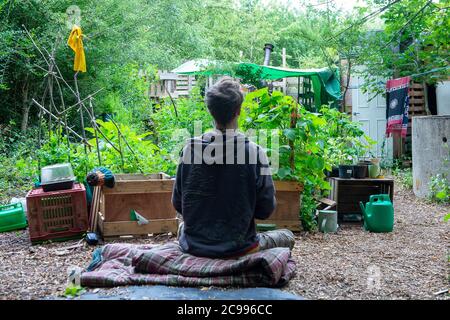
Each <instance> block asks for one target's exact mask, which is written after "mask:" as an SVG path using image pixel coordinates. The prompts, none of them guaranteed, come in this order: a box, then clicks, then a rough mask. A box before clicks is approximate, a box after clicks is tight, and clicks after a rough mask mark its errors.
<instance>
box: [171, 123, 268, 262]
mask: <svg viewBox="0 0 450 320" xmlns="http://www.w3.org/2000/svg"><path fill="white" fill-rule="evenodd" d="M172 203H173V205H174V207H175V209H176V210H177V211H178V212H179V213H180V214H181V215H182V216H183V220H184V227H183V228H182V230H181V234H180V235H179V242H180V246H181V248H182V249H183V250H184V251H185V252H188V253H191V254H193V255H197V256H205V257H215V258H217V257H229V256H236V255H239V254H242V253H245V252H246V251H248V250H249V249H251V248H252V247H254V246H256V245H257V243H258V238H257V234H256V228H255V222H254V219H255V218H257V219H267V218H268V217H269V216H270V214H271V213H272V212H273V211H274V209H275V205H276V201H275V190H274V185H273V181H272V176H271V175H270V168H269V165H268V159H267V156H266V154H265V152H264V151H263V150H262V148H261V147H259V146H258V145H257V144H255V143H253V142H251V141H249V140H248V139H247V138H246V137H245V136H244V135H243V134H242V133H238V132H236V131H230V130H227V132H226V133H223V132H221V131H218V130H214V131H212V132H209V133H206V134H204V135H202V136H201V137H196V138H192V139H190V140H189V141H188V143H187V144H186V146H185V147H184V149H183V151H182V155H181V159H180V164H179V165H178V170H177V176H176V182H175V185H174V189H173V195H172Z"/></svg>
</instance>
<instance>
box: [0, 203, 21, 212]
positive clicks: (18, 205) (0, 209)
mask: <svg viewBox="0 0 450 320" xmlns="http://www.w3.org/2000/svg"><path fill="white" fill-rule="evenodd" d="M16 207H22V208H23V206H22V203H21V202H16V203H10V204H7V205H4V206H0V211H2V210H7V209H9V208H16Z"/></svg>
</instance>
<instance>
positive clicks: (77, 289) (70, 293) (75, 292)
mask: <svg viewBox="0 0 450 320" xmlns="http://www.w3.org/2000/svg"><path fill="white" fill-rule="evenodd" d="M85 291H86V290H85V289H84V288H83V287H81V286H76V285H74V284H69V285H68V286H67V287H66V289H65V290H64V296H65V297H68V298H74V297H78V296H79V295H81V294H83V293H84V292H85Z"/></svg>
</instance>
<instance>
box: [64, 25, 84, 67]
mask: <svg viewBox="0 0 450 320" xmlns="http://www.w3.org/2000/svg"><path fill="white" fill-rule="evenodd" d="M67 44H68V45H69V46H70V48H72V50H73V51H74V52H75V60H74V61H73V70H75V71H81V72H86V57H85V55H84V48H83V33H82V32H81V28H80V27H79V26H77V25H74V26H73V28H72V31H71V32H70V35H69V39H68V40H67Z"/></svg>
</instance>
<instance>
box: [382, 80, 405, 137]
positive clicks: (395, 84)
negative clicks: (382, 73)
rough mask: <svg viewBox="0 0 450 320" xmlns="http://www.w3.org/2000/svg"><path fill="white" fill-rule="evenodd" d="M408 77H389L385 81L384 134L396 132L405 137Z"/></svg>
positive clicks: (388, 134)
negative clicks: (389, 78) (385, 120)
mask: <svg viewBox="0 0 450 320" xmlns="http://www.w3.org/2000/svg"><path fill="white" fill-rule="evenodd" d="M409 81H410V77H403V78H398V79H391V80H388V81H387V82H386V119H387V125H386V136H388V137H389V136H390V135H391V134H392V133H395V132H398V133H400V134H401V136H402V137H406V133H407V129H408V110H409V98H408V86H409Z"/></svg>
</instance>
